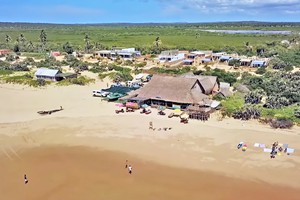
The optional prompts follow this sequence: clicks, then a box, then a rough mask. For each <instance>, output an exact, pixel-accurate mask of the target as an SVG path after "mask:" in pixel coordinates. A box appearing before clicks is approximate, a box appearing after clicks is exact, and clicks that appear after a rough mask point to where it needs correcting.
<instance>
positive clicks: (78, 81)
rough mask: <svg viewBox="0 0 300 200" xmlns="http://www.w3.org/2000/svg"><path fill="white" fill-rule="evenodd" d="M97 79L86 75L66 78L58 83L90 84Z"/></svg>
mask: <svg viewBox="0 0 300 200" xmlns="http://www.w3.org/2000/svg"><path fill="white" fill-rule="evenodd" d="M94 82H95V79H91V78H88V77H86V76H80V77H78V78H70V79H64V80H62V81H60V82H58V83H57V85H61V86H63V85H88V84H90V83H94Z"/></svg>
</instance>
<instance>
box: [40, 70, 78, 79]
mask: <svg viewBox="0 0 300 200" xmlns="http://www.w3.org/2000/svg"><path fill="white" fill-rule="evenodd" d="M34 75H35V78H36V79H44V80H49V81H61V80H63V79H68V78H77V74H76V73H61V71H59V70H57V69H48V68H39V69H38V70H37V71H36V72H35V74H34Z"/></svg>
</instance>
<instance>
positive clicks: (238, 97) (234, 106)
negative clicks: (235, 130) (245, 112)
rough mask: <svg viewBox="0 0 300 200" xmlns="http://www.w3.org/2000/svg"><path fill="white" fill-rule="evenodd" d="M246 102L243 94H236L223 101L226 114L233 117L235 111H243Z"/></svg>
mask: <svg viewBox="0 0 300 200" xmlns="http://www.w3.org/2000/svg"><path fill="white" fill-rule="evenodd" d="M244 101H245V100H244V97H243V95H242V94H241V93H235V94H234V95H232V96H231V97H229V98H227V99H225V100H223V101H221V104H222V110H223V112H224V114H225V115H226V116H229V117H231V116H232V114H233V113H234V112H235V111H237V110H241V109H242V108H243V107H244V105H245V103H244Z"/></svg>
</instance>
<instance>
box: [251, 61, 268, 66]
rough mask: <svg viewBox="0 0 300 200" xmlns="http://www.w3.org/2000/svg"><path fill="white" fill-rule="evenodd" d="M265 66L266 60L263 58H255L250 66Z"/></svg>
mask: <svg viewBox="0 0 300 200" xmlns="http://www.w3.org/2000/svg"><path fill="white" fill-rule="evenodd" d="M265 66H266V61H263V60H253V61H252V62H251V65H250V67H265Z"/></svg>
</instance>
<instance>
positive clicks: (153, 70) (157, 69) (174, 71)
mask: <svg viewBox="0 0 300 200" xmlns="http://www.w3.org/2000/svg"><path fill="white" fill-rule="evenodd" d="M191 70H192V69H191V67H181V68H173V69H167V68H160V67H152V68H151V69H149V70H147V72H148V73H149V74H174V75H180V74H185V73H188V72H190V71H191Z"/></svg>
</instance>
